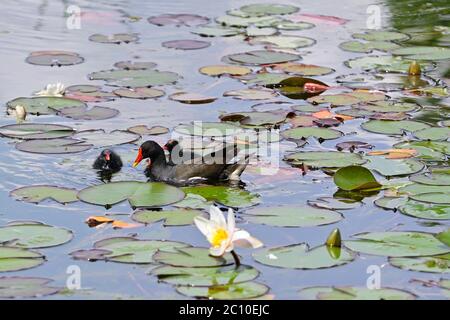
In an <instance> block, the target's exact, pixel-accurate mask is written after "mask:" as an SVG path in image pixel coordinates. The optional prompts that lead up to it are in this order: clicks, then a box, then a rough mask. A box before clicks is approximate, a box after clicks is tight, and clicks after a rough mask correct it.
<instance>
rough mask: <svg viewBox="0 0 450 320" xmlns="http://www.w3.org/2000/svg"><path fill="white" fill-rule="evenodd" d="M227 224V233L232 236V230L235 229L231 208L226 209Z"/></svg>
mask: <svg viewBox="0 0 450 320" xmlns="http://www.w3.org/2000/svg"><path fill="white" fill-rule="evenodd" d="M227 224H228V233H229V235H230V237H232V236H233V234H234V230H235V229H236V219H235V217H234V212H233V210H232V209H231V208H230V209H228V216H227Z"/></svg>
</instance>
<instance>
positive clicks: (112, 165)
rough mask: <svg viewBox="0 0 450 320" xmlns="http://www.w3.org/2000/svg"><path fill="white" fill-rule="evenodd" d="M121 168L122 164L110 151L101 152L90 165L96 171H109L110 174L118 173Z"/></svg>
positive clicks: (115, 154) (118, 157)
mask: <svg viewBox="0 0 450 320" xmlns="http://www.w3.org/2000/svg"><path fill="white" fill-rule="evenodd" d="M122 166H123V163H122V159H120V156H119V155H118V154H117V153H115V152H114V151H112V150H110V149H105V150H103V151H102V153H100V155H99V156H98V157H97V159H95V162H94V164H93V165H92V167H93V168H94V169H96V170H100V171H109V172H111V173H116V172H118V171H120V169H122Z"/></svg>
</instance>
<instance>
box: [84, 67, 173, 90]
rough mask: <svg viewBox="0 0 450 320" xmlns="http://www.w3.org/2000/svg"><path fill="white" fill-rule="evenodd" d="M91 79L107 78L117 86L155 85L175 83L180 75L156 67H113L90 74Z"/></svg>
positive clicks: (112, 84)
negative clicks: (129, 68) (125, 68)
mask: <svg viewBox="0 0 450 320" xmlns="http://www.w3.org/2000/svg"><path fill="white" fill-rule="evenodd" d="M88 77H89V79H91V80H105V81H106V82H107V84H108V85H110V86H115V87H127V88H136V87H153V86H161V85H166V84H172V83H175V82H176V81H177V80H178V78H179V76H178V74H176V73H174V72H169V71H158V70H154V69H144V70H122V69H113V70H106V71H98V72H94V73H91V74H89V75H88Z"/></svg>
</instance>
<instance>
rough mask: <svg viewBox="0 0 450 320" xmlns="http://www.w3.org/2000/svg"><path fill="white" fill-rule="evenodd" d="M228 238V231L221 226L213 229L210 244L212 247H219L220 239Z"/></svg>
mask: <svg viewBox="0 0 450 320" xmlns="http://www.w3.org/2000/svg"><path fill="white" fill-rule="evenodd" d="M226 239H228V232H227V230H225V229H223V228H218V229H216V230H215V231H214V233H213V235H212V238H211V244H212V245H213V247H220V245H221V243H222V241H224V240H226Z"/></svg>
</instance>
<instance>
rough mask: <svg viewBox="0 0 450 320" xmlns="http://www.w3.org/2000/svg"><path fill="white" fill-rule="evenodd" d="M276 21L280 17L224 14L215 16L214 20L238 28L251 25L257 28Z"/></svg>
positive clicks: (270, 24)
mask: <svg viewBox="0 0 450 320" xmlns="http://www.w3.org/2000/svg"><path fill="white" fill-rule="evenodd" d="M278 21H281V19H279V18H277V17H238V16H231V15H224V16H220V17H218V18H216V22H217V23H218V24H220V25H222V26H226V27H238V28H246V27H248V26H251V25H253V26H255V27H258V28H264V27H271V26H272V25H273V24H274V23H276V22H278Z"/></svg>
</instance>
